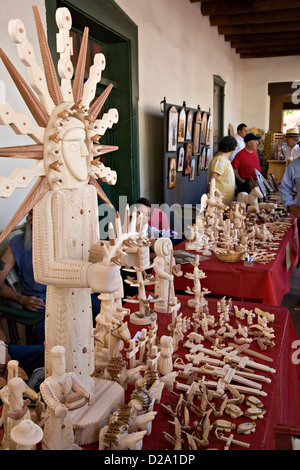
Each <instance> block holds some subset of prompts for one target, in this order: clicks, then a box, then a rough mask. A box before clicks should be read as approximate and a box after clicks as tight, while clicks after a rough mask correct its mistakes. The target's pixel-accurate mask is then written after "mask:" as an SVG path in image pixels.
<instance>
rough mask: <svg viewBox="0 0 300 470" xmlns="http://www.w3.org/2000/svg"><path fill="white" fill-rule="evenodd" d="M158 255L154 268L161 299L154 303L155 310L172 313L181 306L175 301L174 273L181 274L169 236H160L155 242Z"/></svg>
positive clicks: (156, 290)
mask: <svg viewBox="0 0 300 470" xmlns="http://www.w3.org/2000/svg"><path fill="white" fill-rule="evenodd" d="M154 251H155V253H156V257H155V258H154V261H153V268H154V270H155V272H156V285H155V295H157V296H158V297H159V299H160V300H158V301H157V302H155V303H154V309H155V311H157V312H159V313H170V312H171V311H172V310H173V309H174V308H176V309H177V310H178V309H179V308H180V303H179V302H175V290H174V281H173V279H174V275H176V276H181V275H182V274H183V273H182V271H180V270H179V268H180V265H176V263H175V259H174V257H173V245H172V241H171V240H170V239H169V238H159V239H157V240H156V242H155V244H154Z"/></svg>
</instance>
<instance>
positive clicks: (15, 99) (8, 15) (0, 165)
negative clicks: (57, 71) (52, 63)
mask: <svg viewBox="0 0 300 470" xmlns="http://www.w3.org/2000/svg"><path fill="white" fill-rule="evenodd" d="M33 4H34V5H37V7H38V9H39V12H40V15H41V19H42V22H43V26H44V28H46V11H45V2H44V0H35V1H34V2H32V1H29V0H13V1H8V0H1V15H0V31H1V34H0V47H1V48H2V49H3V51H4V52H5V54H6V55H7V56H8V57H9V59H10V60H11V62H12V63H13V64H14V66H15V67H16V68H17V69H18V71H19V72H20V73H21V74H22V75H23V77H24V78H25V80H26V81H28V78H27V72H26V67H25V66H24V65H23V64H22V62H21V61H20V60H19V58H18V54H17V48H16V45H15V44H14V43H13V42H12V40H11V39H10V37H9V34H8V30H7V25H8V22H9V20H11V19H14V18H20V19H21V20H22V21H23V23H24V25H25V28H26V32H27V38H28V40H29V41H30V42H31V44H32V45H33V46H34V49H35V51H36V59H37V62H38V64H39V65H40V67H42V61H41V59H40V54H39V45H38V39H37V34H36V28H35V22H34V16H33V11H32V5H33ZM0 100H1V102H3V101H4V102H9V103H10V104H11V106H12V108H13V109H14V110H15V111H16V112H19V113H26V114H27V115H28V117H29V118H30V119H31V120H32V122H34V123H35V120H34V118H33V117H32V115H31V113H30V111H29V110H28V108H27V106H26V104H24V102H23V99H22V97H21V95H20V94H19V92H18V90H17V88H16V86H15V84H14V83H13V81H12V79H11V78H10V75H9V74H8V72H7V71H6V68H5V67H4V65H3V63H2V61H1V60H0ZM33 143H34V142H33V140H32V139H30V138H29V137H27V136H22V135H17V134H15V132H14V131H13V130H12V129H11V128H10V127H9V126H2V125H0V146H1V147H5V146H13V145H27V144H33ZM30 163H32V160H30V161H28V160H26V159H16V158H0V177H1V176H6V177H7V176H9V175H10V173H11V172H12V171H13V169H14V168H16V167H17V168H24V167H26V166H28V165H29V164H30ZM33 184H34V182H32V184H31V185H30V186H29V187H28V188H26V189H25V190H24V189H16V190H15V192H14V194H13V195H12V196H11V197H10V199H1V198H0V231H2V230H3V229H4V228H5V226H6V224H7V223H8V222H9V220H10V219H11V217H12V215H13V214H14V213H15V211H16V210H17V209H18V207H19V205H20V204H21V202H22V201H23V199H24V197H25V195H26V194H27V193H28V191H29V189H30V188H31V187H32V186H33Z"/></svg>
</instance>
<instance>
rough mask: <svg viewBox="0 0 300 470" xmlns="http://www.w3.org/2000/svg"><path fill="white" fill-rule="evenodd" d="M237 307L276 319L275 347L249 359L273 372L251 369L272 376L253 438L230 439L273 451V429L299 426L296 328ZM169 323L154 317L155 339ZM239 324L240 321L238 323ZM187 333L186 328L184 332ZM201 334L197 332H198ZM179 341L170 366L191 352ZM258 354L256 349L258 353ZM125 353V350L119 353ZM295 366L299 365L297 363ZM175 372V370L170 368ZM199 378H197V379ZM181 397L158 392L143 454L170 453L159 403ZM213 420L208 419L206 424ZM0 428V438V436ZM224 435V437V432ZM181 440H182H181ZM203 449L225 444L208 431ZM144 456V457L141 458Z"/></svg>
mask: <svg viewBox="0 0 300 470" xmlns="http://www.w3.org/2000/svg"><path fill="white" fill-rule="evenodd" d="M188 299H189V297H188V296H179V297H178V300H179V301H180V302H181V309H180V311H179V313H180V312H181V313H182V315H183V316H184V317H187V318H189V317H191V316H192V314H193V308H191V307H189V306H188V305H187V300H188ZM234 305H236V306H237V307H238V308H241V307H242V306H243V307H245V308H246V309H249V310H250V309H253V310H254V309H255V307H256V306H259V308H261V309H262V310H263V311H267V312H269V313H270V314H274V315H275V321H274V322H273V323H270V324H269V326H272V328H274V333H275V346H274V347H273V348H269V349H268V350H267V351H263V353H264V354H266V355H267V356H268V357H269V358H271V359H272V362H271V363H270V362H265V361H263V360H260V359H257V358H255V357H252V359H253V360H255V361H256V362H260V363H262V364H265V365H266V364H267V365H269V366H270V367H272V368H274V369H275V370H276V373H275V374H271V373H266V372H260V371H255V372H256V373H261V374H262V375H265V376H266V377H269V378H271V382H270V383H263V387H262V390H263V391H264V392H265V393H267V396H265V397H262V398H261V401H262V402H263V407H264V409H266V414H265V415H264V417H263V419H258V420H256V431H255V433H254V434H250V435H242V434H236V433H234V434H235V435H234V437H235V439H238V440H241V441H243V442H246V443H248V444H250V450H273V449H275V440H274V426H277V427H278V426H289V427H293V426H299V425H300V396H299V389H298V379H299V378H300V366H299V362H300V359H299V356H300V354H297V349H296V347H298V349H299V346H297V345H298V343H297V336H296V332H295V329H294V327H293V324H292V321H291V318H290V314H289V311H288V310H287V309H286V308H282V307H281V308H280V307H274V306H262V305H261V304H253V303H248V304H246V303H241V302H233V306H234ZM126 307H127V308H129V309H130V310H131V312H134V311H136V309H137V308H138V307H137V304H126ZM208 307H209V313H210V315H215V317H216V319H217V318H218V315H217V300H216V299H208ZM235 321H236V320H235V317H232V316H231V319H230V323H231V324H232V325H233V324H234V322H235ZM170 322H171V315H167V314H158V322H157V323H158V332H157V338H161V336H162V335H164V334H166V335H169V334H170V331H169V328H168V326H169V323H170ZM241 323H242V322H241ZM129 328H130V332H131V337H132V338H134V336H135V335H136V334H137V333H138V332H139V331H140V330H141V329H142V328H148V326H139V325H133V324H131V323H129ZM190 331H192V330H189V331H188V332H187V334H188V333H189V332H190ZM199 332H200V331H199ZM183 343H184V341H182V342H180V345H179V349H178V350H177V351H176V352H175V353H174V354H173V362H174V361H175V359H176V357H180V358H182V360H183V361H184V362H185V363H187V360H186V359H185V354H187V353H189V352H190V350H189V349H187V348H186V347H183ZM203 344H204V345H205V346H206V347H210V344H211V343H210V342H209V341H207V340H206V341H204V342H203ZM126 348H128V344H125V349H126ZM251 349H253V350H256V351H260V349H259V347H258V346H257V345H256V344H253V345H251ZM260 352H261V351H260ZM123 354H124V352H123ZM297 362H298V364H297ZM174 370H177V369H175V368H174ZM200 377H201V374H199V376H198V378H200ZM177 382H179V383H183V384H185V383H186V381H184V380H182V379H180V378H177ZM133 390H134V386H133V385H129V386H128V388H127V391H126V393H125V402H126V403H128V402H129V401H130V397H131V394H132V392H133ZM180 393H183V394H184V392H182V391H180V390H179V389H177V388H176V384H175V386H174V388H173V392H172V391H169V390H167V389H166V388H165V389H164V390H163V392H162V399H161V402H160V404H156V405H155V406H154V411H157V415H156V417H155V419H154V421H153V425H152V433H151V435H149V436H147V435H146V436H145V437H144V439H143V450H145V451H172V450H173V447H172V444H170V443H169V442H167V440H166V439H165V438H164V435H163V432H167V433H168V434H171V435H173V434H174V427H173V425H172V424H170V423H169V421H173V419H172V417H171V416H170V415H169V414H166V413H165V410H164V409H163V407H162V406H161V403H163V404H165V405H167V404H170V405H171V406H172V407H175V406H176V404H177V402H178V398H179V395H180ZM194 402H195V404H196V405H197V406H200V402H199V401H198V400H197V399H194ZM240 408H241V409H242V410H246V409H247V406H246V405H245V403H242V404H241V405H240ZM216 419H217V418H215V417H213V415H211V424H213V422H214V421H215V420H216ZM222 419H226V420H229V421H232V422H233V423H234V424H235V425H236V427H237V426H238V425H239V424H241V423H243V422H248V421H249V418H245V417H244V416H241V417H239V418H237V419H232V418H230V417H229V416H227V415H226V414H224V415H223V418H222ZM198 420H199V418H197V416H196V415H194V414H193V413H192V412H190V426H191V430H193V429H194V424H193V423H194V422H195V421H198ZM2 432H3V431H2V430H1V432H0V436H1V437H2ZM226 434H228V435H229V433H226ZM185 442H186V440H185ZM97 448H98V443H97V442H95V443H94V444H91V445H87V446H84V449H85V450H96V449H97ZM207 448H208V449H223V448H224V442H222V441H219V440H218V439H217V438H216V437H215V436H214V433H213V432H210V434H209V446H208V447H207ZM230 449H232V450H242V449H244V448H243V447H240V446H237V445H236V444H234V445H232V446H231V447H230ZM186 450H188V448H187V444H184V445H183V448H182V451H186ZM143 455H145V454H143Z"/></svg>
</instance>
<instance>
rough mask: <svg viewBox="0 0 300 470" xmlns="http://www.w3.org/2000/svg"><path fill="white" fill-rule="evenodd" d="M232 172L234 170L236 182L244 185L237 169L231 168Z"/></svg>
mask: <svg viewBox="0 0 300 470" xmlns="http://www.w3.org/2000/svg"><path fill="white" fill-rule="evenodd" d="M233 170H234V174H235V177H236V179H237V180H238V182H239V183H241V184H243V183H245V180H244V178H242V177H241V176H240V175H239V171H238V169H237V168H233Z"/></svg>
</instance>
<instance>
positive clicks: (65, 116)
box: [44, 103, 93, 190]
mask: <svg viewBox="0 0 300 470" xmlns="http://www.w3.org/2000/svg"><path fill="white" fill-rule="evenodd" d="M92 160H93V156H92V141H91V138H90V132H89V129H88V126H87V125H86V123H85V121H84V119H82V117H81V116H80V114H79V113H77V112H75V113H72V111H71V107H70V105H69V104H66V103H64V104H61V105H59V106H57V107H56V109H55V111H54V112H53V113H52V115H51V117H50V121H49V124H48V126H47V128H46V131H45V142H44V167H45V170H46V176H47V179H48V183H49V185H50V187H51V189H52V190H57V189H71V188H79V187H81V186H83V185H85V184H87V183H88V180H89V176H90V170H91V162H92Z"/></svg>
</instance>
